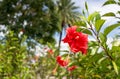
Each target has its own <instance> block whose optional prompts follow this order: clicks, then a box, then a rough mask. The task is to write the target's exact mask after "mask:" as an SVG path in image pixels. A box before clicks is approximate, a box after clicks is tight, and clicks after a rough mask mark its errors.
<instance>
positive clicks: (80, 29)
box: [77, 28, 92, 35]
mask: <svg viewBox="0 0 120 79" xmlns="http://www.w3.org/2000/svg"><path fill="white" fill-rule="evenodd" d="M77 31H78V32H83V33H85V34H88V35H92V32H91V31H90V30H88V29H85V28H77Z"/></svg>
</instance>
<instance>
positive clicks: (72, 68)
mask: <svg viewBox="0 0 120 79" xmlns="http://www.w3.org/2000/svg"><path fill="white" fill-rule="evenodd" d="M76 68H77V66H71V67H68V68H67V70H68V71H73V70H74V69H76Z"/></svg>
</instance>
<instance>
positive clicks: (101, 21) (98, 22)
mask: <svg viewBox="0 0 120 79" xmlns="http://www.w3.org/2000/svg"><path fill="white" fill-rule="evenodd" d="M104 23H105V20H103V19H101V20H97V21H96V22H95V28H96V30H97V31H98V32H99V31H100V29H101V27H102V26H103V24H104Z"/></svg>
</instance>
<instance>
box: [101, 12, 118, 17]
mask: <svg viewBox="0 0 120 79" xmlns="http://www.w3.org/2000/svg"><path fill="white" fill-rule="evenodd" d="M102 16H109V17H115V16H116V15H115V14H114V13H113V12H109V13H106V14H104V15H102Z"/></svg>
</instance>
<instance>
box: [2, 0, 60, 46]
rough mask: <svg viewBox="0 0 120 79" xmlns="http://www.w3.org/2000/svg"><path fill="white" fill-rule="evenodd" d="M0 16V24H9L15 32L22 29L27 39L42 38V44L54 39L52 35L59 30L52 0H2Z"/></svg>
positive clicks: (37, 39)
mask: <svg viewBox="0 0 120 79" xmlns="http://www.w3.org/2000/svg"><path fill="white" fill-rule="evenodd" d="M0 17H1V18H0V24H2V25H5V26H6V27H7V26H9V27H8V28H9V29H11V30H13V31H14V32H15V33H16V34H17V33H19V32H20V30H23V31H24V34H25V35H26V36H28V39H29V38H32V39H34V40H36V41H39V39H40V40H42V39H43V41H42V42H41V43H43V44H45V43H46V42H53V41H55V40H53V37H52V36H53V35H54V33H55V32H56V31H59V28H58V24H59V17H58V13H57V11H56V4H55V3H54V2H53V1H52V0H49V1H47V0H44V1H43V0H36V1H29V0H27V1H24V0H21V1H19V0H15V1H11V0H9V1H8V0H3V1H1V2H0ZM48 39H49V40H48Z"/></svg>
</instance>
